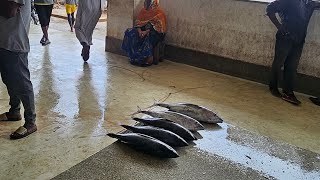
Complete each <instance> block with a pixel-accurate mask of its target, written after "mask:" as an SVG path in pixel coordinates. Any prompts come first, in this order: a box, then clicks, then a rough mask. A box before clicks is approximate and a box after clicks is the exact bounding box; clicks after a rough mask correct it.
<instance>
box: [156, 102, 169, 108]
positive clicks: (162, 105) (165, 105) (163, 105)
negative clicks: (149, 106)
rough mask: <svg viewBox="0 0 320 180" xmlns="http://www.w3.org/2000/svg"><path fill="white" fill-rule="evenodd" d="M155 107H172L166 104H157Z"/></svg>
mask: <svg viewBox="0 0 320 180" xmlns="http://www.w3.org/2000/svg"><path fill="white" fill-rule="evenodd" d="M155 106H160V107H163V108H167V109H170V105H169V104H166V103H157V104H155Z"/></svg>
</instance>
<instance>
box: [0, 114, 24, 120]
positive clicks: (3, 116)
mask: <svg viewBox="0 0 320 180" xmlns="http://www.w3.org/2000/svg"><path fill="white" fill-rule="evenodd" d="M21 119H22V117H21V115H20V114H14V115H13V114H9V113H8V112H6V113H3V114H0V121H20V120H21Z"/></svg>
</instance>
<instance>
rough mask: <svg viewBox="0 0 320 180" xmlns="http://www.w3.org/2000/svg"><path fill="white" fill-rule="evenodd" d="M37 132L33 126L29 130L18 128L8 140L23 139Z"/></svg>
mask: <svg viewBox="0 0 320 180" xmlns="http://www.w3.org/2000/svg"><path fill="white" fill-rule="evenodd" d="M36 131H37V126H36V125H34V126H33V127H30V128H28V129H27V128H25V127H23V126H21V127H19V128H18V129H17V130H16V131H15V132H14V133H12V134H11V135H10V139H21V138H24V137H27V136H29V135H30V134H32V133H34V132H36Z"/></svg>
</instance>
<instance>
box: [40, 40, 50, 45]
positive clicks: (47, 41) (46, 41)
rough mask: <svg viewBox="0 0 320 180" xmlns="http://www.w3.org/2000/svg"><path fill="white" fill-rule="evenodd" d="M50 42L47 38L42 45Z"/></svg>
mask: <svg viewBox="0 0 320 180" xmlns="http://www.w3.org/2000/svg"><path fill="white" fill-rule="evenodd" d="M50 43H51V42H50V41H49V39H46V40H45V41H44V42H43V43H42V46H46V45H49V44H50Z"/></svg>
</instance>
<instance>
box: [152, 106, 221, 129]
mask: <svg viewBox="0 0 320 180" xmlns="http://www.w3.org/2000/svg"><path fill="white" fill-rule="evenodd" d="M155 106H160V107H164V108H167V109H169V111H174V112H178V113H181V114H185V115H187V116H189V117H192V118H194V119H196V120H198V121H200V122H205V123H211V124H216V123H223V120H222V119H221V118H220V117H219V116H218V115H217V114H215V113H214V112H212V111H211V110H209V109H207V108H205V107H202V106H198V105H195V104H188V103H178V104H165V103H158V104H155Z"/></svg>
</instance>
